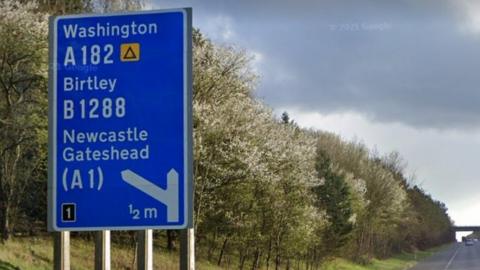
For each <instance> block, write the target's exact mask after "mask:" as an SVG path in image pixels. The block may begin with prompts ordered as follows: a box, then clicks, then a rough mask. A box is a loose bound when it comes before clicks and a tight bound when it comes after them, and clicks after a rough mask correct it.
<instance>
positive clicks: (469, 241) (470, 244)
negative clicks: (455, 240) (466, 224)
mask: <svg viewBox="0 0 480 270" xmlns="http://www.w3.org/2000/svg"><path fill="white" fill-rule="evenodd" d="M465 246H473V240H472V239H467V241H465Z"/></svg>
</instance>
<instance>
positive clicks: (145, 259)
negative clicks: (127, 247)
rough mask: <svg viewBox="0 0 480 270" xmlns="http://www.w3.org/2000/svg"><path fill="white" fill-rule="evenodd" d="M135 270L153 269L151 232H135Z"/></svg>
mask: <svg viewBox="0 0 480 270" xmlns="http://www.w3.org/2000/svg"><path fill="white" fill-rule="evenodd" d="M137 240H138V241H137V245H138V246H137V269H138V270H152V269H153V231H152V230H144V231H138V232H137Z"/></svg>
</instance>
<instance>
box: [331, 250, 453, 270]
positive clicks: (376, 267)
mask: <svg viewBox="0 0 480 270" xmlns="http://www.w3.org/2000/svg"><path fill="white" fill-rule="evenodd" d="M447 246H448V245H445V246H441V247H436V248H432V249H429V250H426V251H418V252H416V253H401V254H398V255H395V256H393V257H392V258H389V259H385V260H377V259H374V260H373V261H372V262H371V263H370V264H368V265H358V264H355V263H353V262H350V261H347V260H344V259H336V260H333V261H331V262H329V263H327V264H326V265H324V268H323V269H324V270H406V269H409V268H411V267H413V266H414V265H415V264H417V263H418V262H419V261H421V260H423V259H426V258H428V257H430V256H431V255H433V254H434V253H436V252H438V251H440V250H442V249H444V248H446V247H447Z"/></svg>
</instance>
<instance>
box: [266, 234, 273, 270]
mask: <svg viewBox="0 0 480 270" xmlns="http://www.w3.org/2000/svg"><path fill="white" fill-rule="evenodd" d="M271 256H272V238H271V237H270V241H269V242H268V253H267V262H266V264H267V270H268V268H269V267H270V257H271Z"/></svg>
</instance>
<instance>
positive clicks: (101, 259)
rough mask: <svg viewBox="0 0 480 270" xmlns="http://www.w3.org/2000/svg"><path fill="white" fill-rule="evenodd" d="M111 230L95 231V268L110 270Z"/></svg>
mask: <svg viewBox="0 0 480 270" xmlns="http://www.w3.org/2000/svg"><path fill="white" fill-rule="evenodd" d="M110 254H111V252H110V231H108V230H104V231H98V232H96V233H95V270H110V269H111V260H110Z"/></svg>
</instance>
